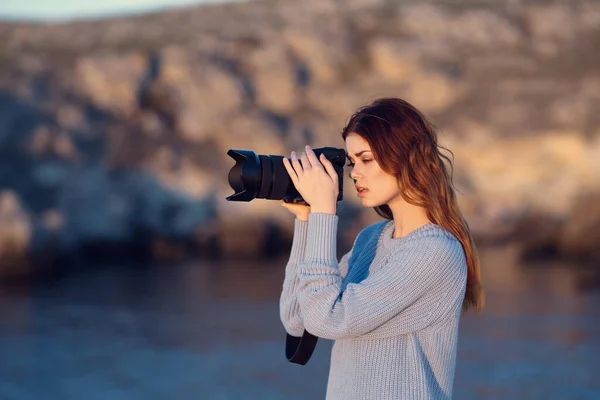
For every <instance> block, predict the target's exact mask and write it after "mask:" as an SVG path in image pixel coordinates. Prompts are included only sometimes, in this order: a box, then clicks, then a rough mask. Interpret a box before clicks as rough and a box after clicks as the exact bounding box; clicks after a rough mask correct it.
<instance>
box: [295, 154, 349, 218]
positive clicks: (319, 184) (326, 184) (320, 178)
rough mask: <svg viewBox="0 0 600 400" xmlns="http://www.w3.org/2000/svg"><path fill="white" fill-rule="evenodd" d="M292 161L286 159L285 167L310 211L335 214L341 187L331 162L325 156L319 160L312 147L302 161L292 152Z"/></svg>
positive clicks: (303, 155)
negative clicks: (308, 205)
mask: <svg viewBox="0 0 600 400" xmlns="http://www.w3.org/2000/svg"><path fill="white" fill-rule="evenodd" d="M291 159H292V162H291V164H290V162H289V160H288V159H287V158H285V157H284V158H283V165H284V166H285V169H286V170H287V172H288V174H289V176H290V178H291V180H292V182H293V183H294V186H295V187H296V190H298V193H300V195H301V196H302V198H303V199H304V201H306V202H307V203H308V204H310V211H311V212H312V213H329V214H335V213H336V205H337V197H338V194H339V186H338V175H337V173H336V172H335V169H334V168H333V165H332V164H331V162H330V161H329V160H328V159H327V158H326V157H325V156H324V155H323V154H321V156H320V157H319V158H317V156H316V155H315V153H314V152H313V150H312V149H311V147H310V146H306V151H305V152H304V153H302V157H301V158H300V160H298V158H297V156H296V153H295V152H292V156H291Z"/></svg>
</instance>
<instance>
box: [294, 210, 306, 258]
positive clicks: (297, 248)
mask: <svg viewBox="0 0 600 400" xmlns="http://www.w3.org/2000/svg"><path fill="white" fill-rule="evenodd" d="M307 232H308V221H300V220H299V219H298V218H296V219H295V220H294V238H293V240H292V249H291V250H290V260H291V261H292V262H293V263H294V264H297V263H299V262H301V261H302V259H303V258H304V249H305V248H306V234H307Z"/></svg>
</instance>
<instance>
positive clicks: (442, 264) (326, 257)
mask: <svg viewBox="0 0 600 400" xmlns="http://www.w3.org/2000/svg"><path fill="white" fill-rule="evenodd" d="M337 222H338V217H337V215H333V214H331V215H330V214H311V215H310V216H309V220H308V227H307V243H306V252H305V257H304V261H303V262H302V263H301V264H300V265H299V268H298V277H299V282H298V301H299V306H300V311H301V312H302V315H303V316H304V324H305V327H306V330H308V331H309V332H310V333H312V334H313V335H315V336H319V337H322V338H325V339H332V340H338V339H343V338H350V337H358V336H362V335H365V334H367V333H369V332H371V331H373V330H375V329H377V328H378V327H380V326H382V325H383V324H385V323H386V322H388V321H390V320H391V319H394V332H395V333H396V334H403V333H409V332H413V331H416V330H419V329H423V328H425V327H426V326H428V324H430V323H431V321H432V319H433V315H434V314H435V313H436V311H437V310H438V309H440V308H444V307H445V306H446V304H441V302H444V301H450V300H444V297H445V298H448V299H449V298H450V297H451V296H443V297H442V296H439V295H438V296H435V295H431V293H432V291H438V290H439V291H440V292H441V291H442V290H445V288H447V287H448V285H449V284H450V285H452V284H456V285H457V286H459V285H460V283H461V281H462V279H463V278H464V276H465V275H466V271H465V270H464V268H461V266H462V264H461V263H462V262H464V259H463V258H461V254H462V253H460V252H461V251H462V247H461V246H460V243H458V242H456V241H450V240H448V239H445V238H442V237H427V238H421V240H419V241H413V242H409V243H406V244H405V248H403V250H402V251H401V253H400V254H399V255H398V257H396V258H395V259H392V260H390V262H389V263H388V264H387V265H385V266H384V267H383V268H373V270H374V271H375V272H373V273H371V274H370V275H369V276H368V277H367V278H366V279H364V280H363V281H361V282H360V283H349V284H348V285H347V286H346V288H345V290H344V291H343V293H342V291H341V288H342V278H341V276H340V273H339V268H338V263H337V262H336V261H335V254H336V248H335V245H336V234H337ZM456 245H458V247H459V248H457V247H456ZM439 294H440V295H441V294H442V293H439Z"/></svg>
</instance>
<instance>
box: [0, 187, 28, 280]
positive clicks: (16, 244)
mask: <svg viewBox="0 0 600 400" xmlns="http://www.w3.org/2000/svg"><path fill="white" fill-rule="evenodd" d="M30 238H31V220H30V218H29V216H28V214H27V211H26V210H24V209H23V207H22V206H21V203H20V201H19V198H18V197H17V195H16V194H15V193H14V192H12V191H9V190H3V191H0V260H1V261H0V276H2V275H18V274H22V273H25V272H27V271H26V270H24V269H26V268H27V258H26V254H27V247H28V246H29V240H30Z"/></svg>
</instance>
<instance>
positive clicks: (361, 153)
mask: <svg viewBox="0 0 600 400" xmlns="http://www.w3.org/2000/svg"><path fill="white" fill-rule="evenodd" d="M342 137H343V139H344V141H345V143H346V150H347V154H348V159H349V161H350V164H349V166H350V167H351V172H350V177H351V178H352V179H353V181H354V182H355V186H356V189H357V191H358V196H359V197H360V198H361V200H362V204H363V206H365V207H374V208H375V211H376V212H377V213H378V214H379V215H380V216H381V217H383V218H385V220H386V221H383V222H379V223H375V224H373V225H370V226H368V227H366V228H364V229H363V230H362V231H361V232H360V233H359V234H358V236H357V238H356V240H355V241H354V245H353V247H352V249H351V250H350V251H349V252H348V253H347V254H345V255H344V256H343V257H342V258H341V260H340V261H339V262H338V261H337V259H336V235H337V224H338V217H337V215H336V198H337V194H338V193H337V188H338V182H337V180H338V177H337V174H336V173H335V171H334V169H333V166H332V164H331V163H330V162H329V161H328V160H327V159H326V158H325V157H320V158H319V159H317V157H316V156H315V154H314V152H313V151H312V150H311V149H310V147H308V146H307V147H306V151H305V153H303V154H302V156H301V157H300V159H298V157H297V156H296V154H295V153H294V152H292V155H291V162H289V161H288V160H287V159H286V158H284V165H285V167H286V169H287V171H288V174H289V175H290V177H291V179H292V181H293V183H294V185H295V187H296V189H297V190H298V192H299V193H300V194H301V195H302V197H303V198H304V199H305V200H306V202H307V203H308V204H310V208H309V207H308V206H302V205H293V204H286V203H283V202H282V205H283V206H285V207H286V208H287V209H289V210H290V211H291V212H292V213H293V214H294V215H295V216H296V219H295V232H294V240H293V244H292V250H291V254H290V259H289V262H288V265H287V266H286V272H285V280H284V283H283V290H282V294H281V300H280V311H281V320H282V322H283V325H284V327H285V329H286V330H287V332H288V333H289V334H290V335H293V336H301V335H302V333H303V331H304V329H306V330H307V331H308V332H310V333H312V334H313V335H315V336H318V337H321V338H326V339H331V340H334V341H335V343H334V346H333V350H332V355H331V367H330V372H329V380H328V385H327V399H331V400H333V399H340V400H341V399H343V400H349V399H369V400H370V399H377V400H385V399H394V400H397V399H410V400H416V399H449V398H451V396H452V386H453V380H454V371H455V365H456V344H457V337H458V323H459V318H460V315H461V313H462V312H461V311H466V310H467V309H470V308H474V309H476V310H480V309H481V308H482V307H483V300H484V299H483V290H482V286H481V283H480V277H479V261H478V257H477V252H476V249H475V245H474V243H473V240H472V237H471V234H470V232H469V228H468V225H467V223H466V222H465V220H464V219H463V217H462V215H461V212H460V210H459V208H458V205H457V202H456V197H455V194H454V190H453V188H452V181H451V173H449V172H448V169H447V167H446V165H445V164H444V161H446V162H448V163H449V167H451V166H452V163H451V161H450V159H449V158H448V157H446V156H444V155H442V154H441V153H440V146H439V145H438V144H437V134H436V131H435V129H434V127H433V126H432V124H431V123H430V122H428V121H427V119H426V118H425V117H424V116H423V114H421V113H420V112H419V111H418V110H417V109H416V108H415V107H413V106H412V105H410V104H408V103H407V102H406V101H403V100H401V99H394V98H385V99H379V100H376V101H374V102H373V103H372V104H370V105H368V106H366V107H363V108H361V109H359V110H358V111H357V112H356V113H355V114H354V115H353V116H352V117H351V119H350V121H349V122H348V124H347V126H346V127H345V128H344V129H343V131H342Z"/></svg>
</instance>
